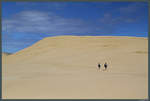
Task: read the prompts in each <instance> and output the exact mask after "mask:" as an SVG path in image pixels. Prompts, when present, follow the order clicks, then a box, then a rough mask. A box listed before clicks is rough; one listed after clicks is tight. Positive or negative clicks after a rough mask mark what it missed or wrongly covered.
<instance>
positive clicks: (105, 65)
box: [104, 62, 108, 70]
mask: <svg viewBox="0 0 150 101" xmlns="http://www.w3.org/2000/svg"><path fill="white" fill-rule="evenodd" d="M104 67H105V70H106V69H107V67H108V65H107V63H106V62H105V64H104Z"/></svg>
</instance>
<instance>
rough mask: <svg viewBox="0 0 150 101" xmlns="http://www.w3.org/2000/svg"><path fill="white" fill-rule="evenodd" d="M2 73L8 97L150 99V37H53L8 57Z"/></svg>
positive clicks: (4, 61)
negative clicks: (149, 67) (149, 88)
mask: <svg viewBox="0 0 150 101" xmlns="http://www.w3.org/2000/svg"><path fill="white" fill-rule="evenodd" d="M98 62H99V63H101V64H102V65H103V64H104V62H107V63H108V70H106V71H103V69H104V67H103V66H102V67H101V70H98V68H97V63H98ZM2 68H3V88H2V96H3V98H9V99H18V98H22V99H24V98H26V99H32V98H33V99H44V98H45V99H55V98H56V99H64V98H65V99H145V98H148V40H147V38H137V37H111V36H84V37H83V36H82V37H79V36H59V37H48V38H45V39H43V40H41V41H39V42H37V43H35V44H34V45H32V46H30V47H28V48H26V49H23V50H21V51H19V52H17V53H15V54H12V55H10V56H9V57H7V58H5V59H4V58H3V65H2Z"/></svg>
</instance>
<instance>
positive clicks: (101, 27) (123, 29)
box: [2, 2, 148, 53]
mask: <svg viewBox="0 0 150 101" xmlns="http://www.w3.org/2000/svg"><path fill="white" fill-rule="evenodd" d="M59 35H78V36H85V35H88V36H136V37H147V36H148V3H146V2H2V51H3V52H9V53H15V52H17V51H19V50H21V49H24V48H26V47H28V46H30V45H32V44H34V43H35V42H37V41H39V40H41V39H43V38H45V37H50V36H59Z"/></svg>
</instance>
